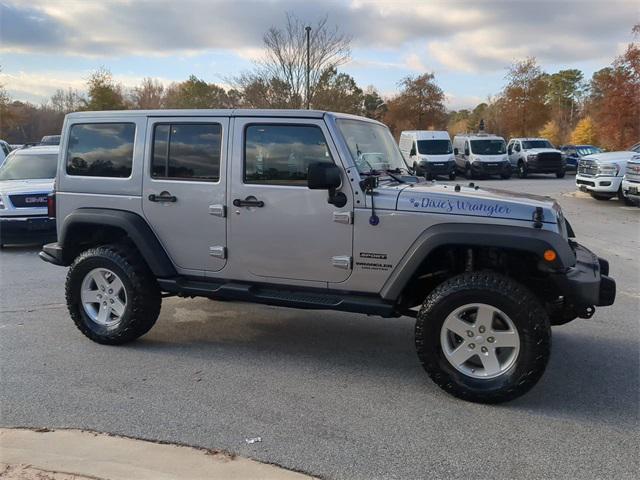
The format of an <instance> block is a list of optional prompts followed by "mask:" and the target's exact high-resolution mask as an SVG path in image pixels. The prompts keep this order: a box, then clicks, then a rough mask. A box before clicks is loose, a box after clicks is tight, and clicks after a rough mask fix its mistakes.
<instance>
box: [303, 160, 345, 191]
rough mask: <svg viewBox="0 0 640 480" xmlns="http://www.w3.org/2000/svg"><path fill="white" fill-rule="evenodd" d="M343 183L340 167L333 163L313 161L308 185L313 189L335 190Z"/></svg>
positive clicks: (308, 172)
mask: <svg viewBox="0 0 640 480" xmlns="http://www.w3.org/2000/svg"><path fill="white" fill-rule="evenodd" d="M341 184H342V178H341V177H340V169H339V168H338V167H337V166H336V165H334V164H332V163H312V164H311V165H309V169H308V171H307V186H308V187H309V188H310V189H311V190H331V189H333V190H335V189H336V188H338V187H339V186H340V185H341Z"/></svg>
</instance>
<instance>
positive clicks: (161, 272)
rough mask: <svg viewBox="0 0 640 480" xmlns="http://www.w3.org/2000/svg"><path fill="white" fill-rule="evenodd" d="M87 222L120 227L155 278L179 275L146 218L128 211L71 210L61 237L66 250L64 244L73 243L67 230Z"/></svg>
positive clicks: (103, 209)
mask: <svg viewBox="0 0 640 480" xmlns="http://www.w3.org/2000/svg"><path fill="white" fill-rule="evenodd" d="M87 225H96V226H97V225H108V226H111V227H118V228H121V229H122V230H123V231H124V232H126V234H127V236H128V237H129V238H130V239H131V241H132V242H133V244H134V245H135V246H136V248H137V249H138V251H140V254H141V255H142V257H143V258H144V260H145V261H146V263H147V265H148V266H149V268H150V269H151V271H152V272H153V274H154V275H155V276H156V277H160V278H166V277H173V276H176V275H177V272H176V270H175V268H174V266H173V263H172V262H171V260H170V259H169V255H167V252H166V251H165V249H164V248H163V247H162V245H161V244H160V241H159V240H158V238H157V237H156V235H155V233H153V231H152V230H151V227H150V226H149V224H148V223H147V222H146V220H144V219H143V218H142V217H141V216H140V215H138V214H136V213H133V212H128V211H125V210H113V209H108V208H79V209H78V210H75V211H74V212H72V213H70V214H69V215H68V216H67V217H66V218H65V219H64V222H63V225H62V229H61V233H60V238H59V240H58V243H59V245H60V246H61V247H62V249H63V252H64V250H65V247H67V246H70V244H71V242H72V239H70V238H68V233H69V232H70V231H71V230H73V229H74V228H77V227H78V226H87Z"/></svg>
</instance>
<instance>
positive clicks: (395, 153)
mask: <svg viewBox="0 0 640 480" xmlns="http://www.w3.org/2000/svg"><path fill="white" fill-rule="evenodd" d="M60 152H61V153H60V156H61V157H60V161H59V165H58V172H57V178H56V191H55V192H54V194H52V195H54V196H55V197H54V198H51V199H50V202H49V205H50V207H51V211H50V215H52V216H53V215H55V216H56V217H57V228H58V232H57V233H58V242H57V243H53V244H49V245H46V246H44V247H43V250H42V252H41V253H40V256H41V257H42V259H43V260H45V261H47V262H51V263H54V264H56V265H62V266H70V268H69V273H68V276H67V281H66V300H67V304H68V308H69V312H70V315H71V318H72V319H73V321H74V322H75V324H76V325H77V326H78V328H79V329H80V331H81V332H82V333H83V334H85V335H86V336H87V337H89V338H90V339H92V340H94V341H96V342H99V343H103V344H109V345H116V344H122V343H126V342H130V341H132V340H134V339H136V338H138V337H140V336H141V335H144V334H145V333H146V332H148V331H149V329H150V328H151V327H152V326H153V324H154V323H155V321H156V319H157V317H158V314H159V312H160V305H161V302H162V298H163V297H165V296H168V295H179V296H184V297H194V296H202V297H209V298H212V299H224V300H239V301H244V302H247V301H249V302H257V303H263V304H269V305H279V306H285V307H294V308H300V309H331V310H341V311H346V312H358V313H364V314H369V315H379V316H382V317H387V318H393V317H399V316H401V315H410V316H413V317H415V318H416V328H415V342H416V347H417V351H418V357H419V359H420V361H421V362H422V365H423V366H424V368H425V370H426V371H427V372H428V374H429V376H430V377H431V378H432V379H433V381H434V382H435V383H437V384H438V385H439V386H440V387H442V388H443V389H444V390H446V391H447V392H449V393H451V394H453V395H455V396H458V397H460V398H463V399H466V400H471V401H476V402H485V403H497V402H503V401H507V400H511V399H513V398H515V397H518V396H519V395H522V394H523V393H525V392H526V391H528V390H529V389H530V388H531V387H532V386H533V385H534V384H535V383H536V382H537V381H538V379H539V378H540V377H541V375H542V374H543V371H544V369H545V366H546V364H547V361H548V358H549V353H550V348H551V330H550V326H551V325H560V324H563V323H566V322H569V321H571V320H573V319H574V318H576V317H583V318H588V317H590V316H591V315H593V312H594V306H595V305H599V306H605V305H611V304H612V303H613V301H614V298H615V282H614V281H613V280H612V279H610V278H609V277H607V276H606V275H607V274H608V270H609V266H608V263H607V261H606V260H603V259H601V258H598V257H597V256H596V255H594V254H593V253H591V252H590V251H589V250H587V249H586V248H584V247H582V246H580V245H579V244H578V243H577V242H575V241H574V240H573V239H572V237H573V232H572V230H571V227H570V225H569V223H568V222H567V221H566V220H565V219H564V218H563V215H562V212H561V210H560V207H559V206H558V204H556V203H555V202H554V201H553V200H551V199H549V198H544V197H534V196H530V195H516V194H512V193H507V192H502V191H499V190H492V189H480V188H478V187H477V186H474V185H473V184H469V185H468V186H460V185H455V186H454V185H438V184H432V183H426V182H425V181H424V180H421V179H419V178H417V177H415V176H412V175H410V173H409V171H408V170H407V166H406V164H405V163H404V160H403V157H402V155H401V153H400V151H399V149H398V146H397V145H396V143H395V142H394V139H393V137H392V135H391V133H390V132H389V130H388V129H387V127H385V126H384V125H383V124H381V123H378V122H375V121H372V120H369V119H366V118H360V117H354V116H349V115H343V114H337V113H329V112H320V111H296V110H282V111H278V110H175V111H171V110H168V111H126V112H82V113H73V114H70V115H68V116H67V117H66V119H65V123H64V128H63V135H62V141H61V150H60Z"/></svg>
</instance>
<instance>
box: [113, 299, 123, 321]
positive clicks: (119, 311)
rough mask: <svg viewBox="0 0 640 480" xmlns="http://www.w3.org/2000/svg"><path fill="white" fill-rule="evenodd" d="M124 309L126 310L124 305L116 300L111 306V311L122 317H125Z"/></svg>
mask: <svg viewBox="0 0 640 480" xmlns="http://www.w3.org/2000/svg"><path fill="white" fill-rule="evenodd" d="M124 309H125V305H124V303H122V302H121V301H120V300H118V299H114V301H113V303H112V304H111V310H113V313H115V314H116V315H118V316H119V317H121V316H122V315H124Z"/></svg>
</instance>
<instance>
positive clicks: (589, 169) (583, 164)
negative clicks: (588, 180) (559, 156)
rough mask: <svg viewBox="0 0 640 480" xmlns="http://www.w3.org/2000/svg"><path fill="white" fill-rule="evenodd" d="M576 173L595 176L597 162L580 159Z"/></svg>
mask: <svg viewBox="0 0 640 480" xmlns="http://www.w3.org/2000/svg"><path fill="white" fill-rule="evenodd" d="M578 173H579V174H581V175H589V176H592V177H593V176H595V175H597V174H598V162H596V161H595V160H585V159H582V160H580V163H579V164H578Z"/></svg>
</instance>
